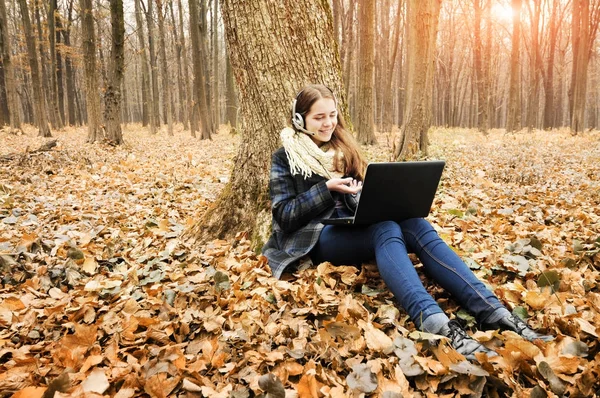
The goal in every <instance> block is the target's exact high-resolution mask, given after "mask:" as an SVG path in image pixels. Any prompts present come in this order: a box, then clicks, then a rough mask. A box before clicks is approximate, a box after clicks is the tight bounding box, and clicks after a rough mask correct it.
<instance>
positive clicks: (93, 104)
mask: <svg viewBox="0 0 600 398" xmlns="http://www.w3.org/2000/svg"><path fill="white" fill-rule="evenodd" d="M80 8H81V15H82V17H81V36H82V42H83V60H84V61H83V66H84V71H85V100H86V104H87V125H88V138H87V141H88V142H90V143H92V142H96V141H99V140H102V139H103V138H104V132H103V131H102V128H101V126H100V117H101V116H100V94H99V92H98V88H99V87H98V74H97V63H96V33H95V32H96V31H95V29H94V15H93V10H92V0H80Z"/></svg>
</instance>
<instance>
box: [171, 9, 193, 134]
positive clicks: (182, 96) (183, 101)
mask: <svg viewBox="0 0 600 398" xmlns="http://www.w3.org/2000/svg"><path fill="white" fill-rule="evenodd" d="M169 11H171V22H172V24H173V29H172V32H173V42H174V44H175V55H176V57H177V92H178V101H179V116H178V120H179V121H180V122H181V123H182V124H183V129H184V130H187V129H188V128H189V120H188V112H187V95H186V92H187V86H186V84H187V70H186V73H185V76H186V77H185V80H184V73H183V71H182V70H181V53H182V51H183V48H182V47H183V45H182V40H180V39H179V32H178V30H179V29H178V28H177V22H176V20H175V12H174V11H173V2H172V1H170V2H169Z"/></svg>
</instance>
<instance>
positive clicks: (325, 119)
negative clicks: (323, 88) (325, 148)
mask: <svg viewBox="0 0 600 398" xmlns="http://www.w3.org/2000/svg"><path fill="white" fill-rule="evenodd" d="M304 121H305V123H306V129H307V130H308V131H310V132H311V133H315V135H311V136H310V138H311V139H312V140H313V141H314V143H315V144H317V145H318V146H321V145H323V144H324V143H326V142H329V140H331V136H332V135H333V130H335V126H337V109H336V107H335V101H334V100H333V98H320V99H318V100H317V101H315V103H313V105H312V106H311V108H310V110H309V111H308V113H307V114H306V116H305V117H304Z"/></svg>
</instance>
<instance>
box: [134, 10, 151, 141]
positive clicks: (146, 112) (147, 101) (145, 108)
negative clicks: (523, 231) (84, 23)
mask: <svg viewBox="0 0 600 398" xmlns="http://www.w3.org/2000/svg"><path fill="white" fill-rule="evenodd" d="M134 4H135V22H136V31H137V38H138V42H139V45H140V49H139V54H140V63H141V66H142V126H147V125H148V123H150V133H151V134H156V119H155V117H154V112H153V111H154V106H153V105H152V103H151V102H152V98H151V94H150V92H151V89H150V70H149V69H148V55H147V53H146V51H147V50H146V40H145V39H144V20H143V15H142V7H141V6H140V0H135V1H134Z"/></svg>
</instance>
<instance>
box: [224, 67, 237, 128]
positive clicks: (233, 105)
mask: <svg viewBox="0 0 600 398" xmlns="http://www.w3.org/2000/svg"><path fill="white" fill-rule="evenodd" d="M225 74H226V80H227V123H229V125H230V126H231V128H232V132H236V131H237V128H238V121H237V113H238V103H237V95H236V93H235V82H234V78H233V68H232V67H231V61H230V60H229V55H227V70H226V72H225Z"/></svg>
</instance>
